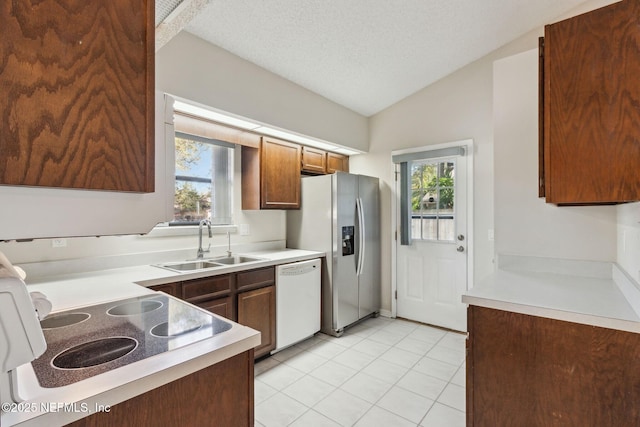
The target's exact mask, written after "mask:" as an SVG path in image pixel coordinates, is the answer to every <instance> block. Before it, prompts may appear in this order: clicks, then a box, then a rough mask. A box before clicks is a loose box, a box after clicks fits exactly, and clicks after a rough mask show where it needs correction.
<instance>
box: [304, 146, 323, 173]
mask: <svg viewBox="0 0 640 427" xmlns="http://www.w3.org/2000/svg"><path fill="white" fill-rule="evenodd" d="M301 170H302V172H303V173H308V174H319V175H322V174H325V173H327V152H326V151H323V150H319V149H317V148H311V147H302V169H301Z"/></svg>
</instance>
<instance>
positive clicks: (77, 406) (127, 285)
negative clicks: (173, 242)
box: [0, 249, 325, 426]
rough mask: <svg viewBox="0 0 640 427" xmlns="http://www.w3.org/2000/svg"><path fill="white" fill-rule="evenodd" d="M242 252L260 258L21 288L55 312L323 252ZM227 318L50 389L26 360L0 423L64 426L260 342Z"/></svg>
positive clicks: (128, 270) (76, 277) (43, 281)
mask: <svg viewBox="0 0 640 427" xmlns="http://www.w3.org/2000/svg"><path fill="white" fill-rule="evenodd" d="M236 255H237V254H236ZM242 255H248V256H252V257H256V258H261V260H260V261H255V262H250V263H244V264H239V265H231V266H225V267H219V268H215V269H212V270H206V271H205V270H201V271H198V272H189V273H177V272H173V271H170V270H167V269H164V268H159V267H154V266H151V265H141V266H134V267H125V268H112V269H108V270H102V271H93V272H83V273H75V274H61V275H57V276H53V277H40V278H37V279H34V280H31V281H29V280H28V278H27V285H28V286H27V287H28V290H29V291H30V292H33V291H40V292H42V293H44V294H45V295H46V296H47V297H48V299H49V300H50V301H51V302H52V305H53V311H52V312H57V311H64V310H68V309H72V308H76V307H82V306H87V305H93V304H98V303H103V302H109V301H116V300H121V299H126V298H130V297H135V296H140V295H145V294H150V293H153V292H154V291H151V290H149V289H147V288H146V286H152V285H157V284H163V283H171V282H176V281H182V280H189V279H195V278H199V277H206V276H211V275H219V274H226V273H231V272H235V271H240V270H247V269H253V268H260V267H266V266H271V265H279V264H287V263H290V262H296V261H303V260H307V259H313V258H318V257H323V256H325V254H324V253H319V252H314V251H304V250H297V249H276V250H262V251H256V252H244V253H242ZM181 260H182V259H176V260H175V261H181ZM224 320H225V321H229V320H227V319H224ZM229 322H230V323H232V324H233V327H232V328H231V330H229V331H226V332H223V333H221V334H219V335H215V336H214V337H211V338H209V339H205V340H203V341H199V342H196V343H193V344H190V345H187V346H185V347H181V348H178V349H175V350H171V351H169V352H166V353H162V354H159V355H156V356H152V357H150V358H148V359H144V360H141V361H138V362H135V363H132V364H130V365H126V366H123V367H121V368H118V369H114V370H112V371H109V372H106V373H104V374H100V375H97V376H95V377H91V378H88V379H86V380H82V381H79V382H77V383H74V384H70V385H68V386H64V387H58V388H55V389H45V388H42V387H40V386H39V384H38V382H37V379H36V377H35V373H34V371H33V368H32V367H31V364H25V365H22V366H20V367H19V368H18V370H17V374H18V384H19V394H20V395H21V397H23V398H24V399H25V402H23V403H22V405H23V406H22V408H23V409H25V410H22V411H16V412H2V414H1V419H0V425H2V426H12V425H23V426H40V425H45V424H46V425H51V426H56V425H64V424H67V423H69V422H72V421H74V420H77V419H80V418H82V417H85V416H87V415H89V412H86V411H84V409H85V408H87V409H88V410H89V411H91V410H93V409H94V408H96V407H98V406H99V405H102V406H105V405H106V406H113V405H115V404H117V403H120V402H122V401H124V400H127V399H130V398H132V397H135V396H137V395H139V394H142V393H145V392H146V391H149V390H152V389H154V388H157V387H160V386H162V385H164V384H167V383H169V382H171V381H175V380H176V379H178V378H181V377H183V376H185V375H189V374H191V373H193V372H197V371H199V370H201V369H204V368H206V367H207V366H210V365H213V364H215V363H218V362H220V361H222V360H225V359H227V358H229V357H232V356H235V355H237V354H239V353H242V352H244V351H247V350H249V349H251V348H253V347H255V346H256V345H259V344H260V334H259V332H257V331H255V330H253V329H251V328H248V327H245V326H242V325H239V324H237V323H234V322H231V321H229ZM52 403H54V404H55V403H59V404H60V405H65V404H66V405H67V407H68V408H72V409H73V410H57V411H56V410H55V409H53V410H46V409H47V408H48V407H49V406H51V407H52V408H55V405H51V404H52ZM43 408H44V409H45V410H43Z"/></svg>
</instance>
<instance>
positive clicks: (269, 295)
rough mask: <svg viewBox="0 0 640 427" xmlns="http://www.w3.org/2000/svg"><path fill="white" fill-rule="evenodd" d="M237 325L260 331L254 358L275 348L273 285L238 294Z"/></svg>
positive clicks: (274, 291)
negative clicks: (259, 339) (259, 342)
mask: <svg viewBox="0 0 640 427" xmlns="http://www.w3.org/2000/svg"><path fill="white" fill-rule="evenodd" d="M238 323H240V324H241V325H245V326H248V327H250V328H253V329H255V330H257V331H260V334H261V344H260V345H259V346H257V347H256V348H255V357H256V358H258V357H260V356H264V355H267V354H269V352H270V351H271V350H273V349H275V348H276V287H275V285H271V286H267V287H264V288H260V289H256V290H253V291H247V292H240V293H238Z"/></svg>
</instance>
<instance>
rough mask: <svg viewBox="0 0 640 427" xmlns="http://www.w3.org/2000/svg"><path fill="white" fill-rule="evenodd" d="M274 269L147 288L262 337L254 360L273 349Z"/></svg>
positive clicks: (274, 339)
mask: <svg viewBox="0 0 640 427" xmlns="http://www.w3.org/2000/svg"><path fill="white" fill-rule="evenodd" d="M275 272H276V270H275V267H263V268H256V269H252V270H246V271H238V272H237V273H231V274H222V275H216V276H210V277H203V278H200V279H193V280H186V281H183V282H176V283H167V284H162V285H154V286H150V289H153V290H155V291H162V292H165V293H168V294H170V295H173V296H175V297H177V298H181V299H184V300H185V301H187V302H189V303H191V304H194V305H197V306H198V307H201V308H204V309H205V310H208V311H210V312H212V313H215V314H217V315H219V316H222V317H226V318H227V319H229V320H233V321H234V322H237V323H240V324H241V325H245V326H249V327H250V328H253V329H255V330H257V331H260V333H261V334H262V344H261V345H260V346H259V347H256V349H255V357H262V356H264V355H267V354H269V352H271V350H273V349H275V348H276V298H275V296H276V288H275V280H276V279H275Z"/></svg>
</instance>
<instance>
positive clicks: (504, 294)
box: [462, 257, 640, 333]
mask: <svg viewBox="0 0 640 427" xmlns="http://www.w3.org/2000/svg"><path fill="white" fill-rule="evenodd" d="M524 258H525V257H523V259H524ZM508 260H509V262H508V263H505V264H508V265H506V266H505V267H504V268H502V269H499V270H497V271H496V272H495V273H494V274H492V275H491V276H490V277H488V278H486V279H484V280H482V281H481V282H480V283H478V284H477V285H476V286H475V287H474V288H473V289H470V290H469V291H467V292H466V293H465V294H464V295H463V297H462V302H464V303H466V304H470V305H475V306H480V307H487V308H494V309H498V310H506V311H512V312H516V313H522V314H528V315H533V316H541V317H546V318H550V319H557V320H564V321H569V322H575V323H582V324H587V325H592V326H600V327H604V328H611V329H618V330H624V331H629V332H636V333H638V332H640V316H639V314H638V313H639V311H640V305H639V304H638V303H637V302H638V301H639V300H640V291H639V290H638V288H637V287H636V286H635V285H634V284H632V283H631V281H630V279H629V278H628V277H627V276H626V275H624V273H623V272H622V271H621V270H620V269H619V268H618V267H617V265H615V264H613V263H589V262H584V261H559V260H544V259H537V260H536V259H533V258H531V257H526V260H525V261H524V262H521V261H522V260H519V259H517V257H509V259H508Z"/></svg>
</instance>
